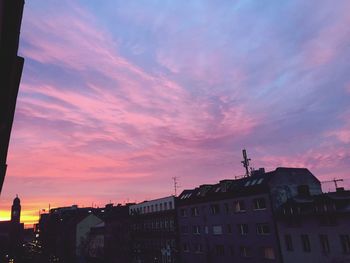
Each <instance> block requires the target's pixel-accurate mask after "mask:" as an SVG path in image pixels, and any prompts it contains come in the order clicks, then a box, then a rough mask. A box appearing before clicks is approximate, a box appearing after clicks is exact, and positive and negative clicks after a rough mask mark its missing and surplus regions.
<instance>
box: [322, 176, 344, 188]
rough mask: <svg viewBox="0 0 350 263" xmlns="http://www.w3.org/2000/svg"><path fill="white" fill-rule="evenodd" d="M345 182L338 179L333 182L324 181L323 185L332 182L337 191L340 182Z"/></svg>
mask: <svg viewBox="0 0 350 263" xmlns="http://www.w3.org/2000/svg"><path fill="white" fill-rule="evenodd" d="M343 181H344V180H343V179H336V178H334V179H333V180H329V181H323V182H321V183H331V182H333V183H334V186H335V189H337V188H338V182H343Z"/></svg>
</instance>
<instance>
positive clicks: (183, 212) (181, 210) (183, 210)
mask: <svg viewBox="0 0 350 263" xmlns="http://www.w3.org/2000/svg"><path fill="white" fill-rule="evenodd" d="M180 216H181V217H186V216H187V210H186V209H180Z"/></svg>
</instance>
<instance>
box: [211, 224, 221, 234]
mask: <svg viewBox="0 0 350 263" xmlns="http://www.w3.org/2000/svg"><path fill="white" fill-rule="evenodd" d="M213 234H214V235H222V226H213Z"/></svg>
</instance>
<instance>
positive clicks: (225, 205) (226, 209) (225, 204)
mask: <svg viewBox="0 0 350 263" xmlns="http://www.w3.org/2000/svg"><path fill="white" fill-rule="evenodd" d="M224 209H225V213H226V214H228V213H229V212H230V209H229V206H228V203H224Z"/></svg>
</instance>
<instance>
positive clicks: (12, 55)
mask: <svg viewBox="0 0 350 263" xmlns="http://www.w3.org/2000/svg"><path fill="white" fill-rule="evenodd" d="M23 6H24V1H23V0H0V8H1V9H0V193H1V189H2V185H3V181H4V179H5V173H6V167H7V165H6V159H7V151H8V146H9V140H10V134H11V129H12V123H13V117H14V112H15V107H16V100H17V94H18V88H19V83H20V79H21V75H22V68H23V63H24V59H23V58H21V57H19V56H17V52H18V45H19V34H20V27H21V21H22V13H23Z"/></svg>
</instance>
